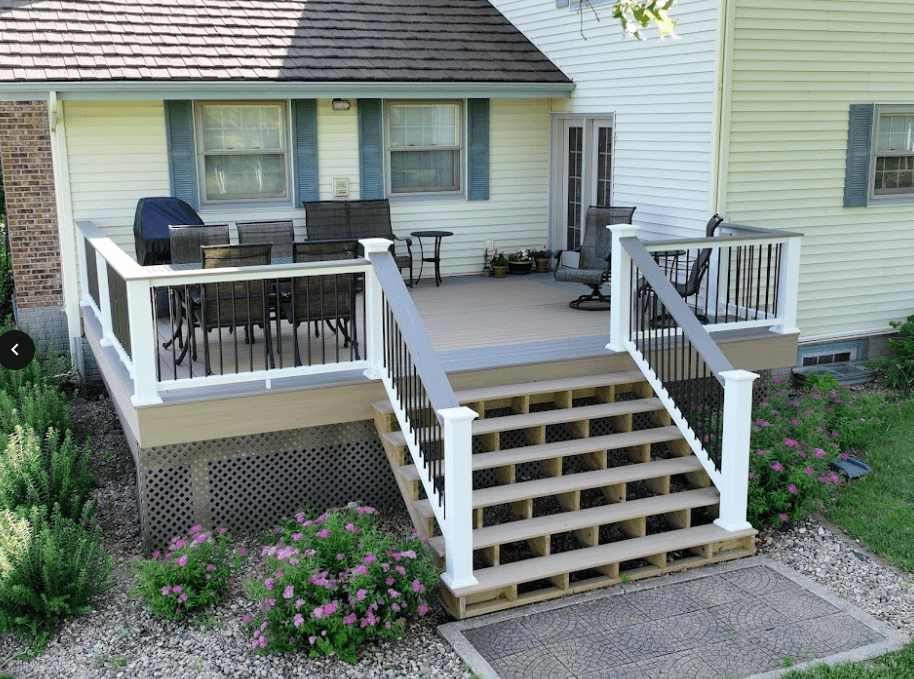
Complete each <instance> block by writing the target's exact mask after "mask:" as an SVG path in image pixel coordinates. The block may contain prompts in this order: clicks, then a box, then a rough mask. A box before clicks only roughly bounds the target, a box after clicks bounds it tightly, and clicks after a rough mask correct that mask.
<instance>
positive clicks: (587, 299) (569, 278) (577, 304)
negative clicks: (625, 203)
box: [555, 206, 635, 311]
mask: <svg viewBox="0 0 914 679" xmlns="http://www.w3.org/2000/svg"><path fill="white" fill-rule="evenodd" d="M634 212H635V208H633V207H599V206H591V207H589V208H587V216H586V220H585V224H584V241H583V243H581V246H580V247H579V248H577V249H575V250H570V251H569V250H565V251H564V252H559V256H558V262H559V264H558V267H556V270H555V280H557V281H564V282H568V283H582V284H583V285H587V286H589V287H590V289H591V292H590V294H589V295H581V296H580V297H578V298H577V299H575V300H572V301H571V302H569V303H568V306H570V307H571V308H572V309H579V310H581V311H608V310H609V305H610V298H609V297H607V296H606V295H604V294H603V293H602V292H601V291H600V287H601V286H602V285H604V284H605V283H608V282H609V277H610V257H609V253H610V248H611V247H612V234H611V233H610V231H609V229H607V228H606V227H607V225H608V224H631V223H632V215H633V214H634ZM571 252H574V253H578V254H579V259H578V263H577V266H574V265H573V263H572V262H571V261H570V260H571V258H570V257H569V253H571ZM566 262H568V263H566ZM585 305H586V306H585Z"/></svg>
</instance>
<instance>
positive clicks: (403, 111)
mask: <svg viewBox="0 0 914 679" xmlns="http://www.w3.org/2000/svg"><path fill="white" fill-rule="evenodd" d="M462 108H463V107H462V104H461V103H460V102H453V101H452V102H435V103H422V102H389V103H388V104H387V116H386V118H387V131H386V132H387V134H386V138H387V164H388V172H387V176H388V177H389V182H390V185H389V191H390V194H391V195H398V194H399V195H403V194H429V193H460V192H461V191H462V190H463V179H462V175H463V171H462V168H463V148H464V145H463V125H462V112H463V111H462Z"/></svg>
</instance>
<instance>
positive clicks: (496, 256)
mask: <svg viewBox="0 0 914 679" xmlns="http://www.w3.org/2000/svg"><path fill="white" fill-rule="evenodd" d="M489 267H491V269H492V276H493V277H495V278H504V277H505V276H507V275H508V258H507V257H506V256H505V253H504V252H499V251H498V248H495V251H494V252H493V253H492V259H490V260H489Z"/></svg>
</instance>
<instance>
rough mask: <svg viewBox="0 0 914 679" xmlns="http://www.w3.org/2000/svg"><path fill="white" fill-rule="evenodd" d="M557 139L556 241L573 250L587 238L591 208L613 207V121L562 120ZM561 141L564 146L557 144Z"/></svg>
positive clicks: (572, 118)
mask: <svg viewBox="0 0 914 679" xmlns="http://www.w3.org/2000/svg"><path fill="white" fill-rule="evenodd" d="M559 121H560V130H561V134H560V135H559V134H557V135H556V137H555V138H556V142H557V148H556V155H557V156H558V158H557V160H558V162H557V163H556V167H557V168H560V170H559V172H558V175H557V177H556V178H555V180H554V188H553V191H554V202H553V204H554V205H556V210H555V212H554V215H553V219H554V223H555V224H556V225H557V227H558V228H557V229H556V231H557V233H555V236H556V240H557V241H558V242H561V243H562V248H564V249H573V248H576V247H578V246H579V245H580V244H581V241H582V240H583V237H584V215H585V213H586V212H587V208H588V207H589V206H591V205H611V204H612V201H611V197H612V142H613V135H612V133H613V127H612V118H611V117H601V118H591V117H567V118H560V119H559ZM559 140H561V146H560V147H559V145H558V142H559Z"/></svg>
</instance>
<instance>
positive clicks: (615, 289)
mask: <svg viewBox="0 0 914 679" xmlns="http://www.w3.org/2000/svg"><path fill="white" fill-rule="evenodd" d="M606 228H607V229H609V230H610V231H612V235H613V239H612V250H611V254H610V256H611V257H612V267H611V270H612V277H611V278H610V281H609V289H610V298H611V300H612V302H611V303H610V307H609V344H607V345H606V348H607V349H609V350H610V351H618V352H623V351H625V350H626V349H625V340H627V339H629V328H630V325H631V324H630V320H631V312H632V309H631V299H632V258H631V257H630V256H629V254H628V252H626V250H625V248H624V247H622V243H620V241H621V240H622V239H623V238H634V237H635V235H636V234H637V233H638V228H637V227H635V226H632V225H631V224H607V225H606Z"/></svg>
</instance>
